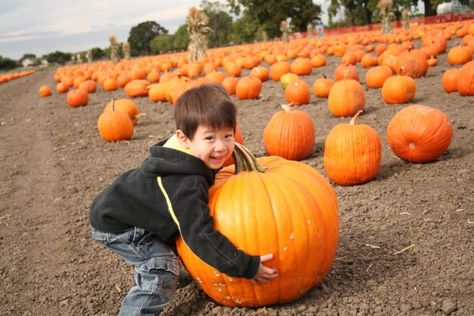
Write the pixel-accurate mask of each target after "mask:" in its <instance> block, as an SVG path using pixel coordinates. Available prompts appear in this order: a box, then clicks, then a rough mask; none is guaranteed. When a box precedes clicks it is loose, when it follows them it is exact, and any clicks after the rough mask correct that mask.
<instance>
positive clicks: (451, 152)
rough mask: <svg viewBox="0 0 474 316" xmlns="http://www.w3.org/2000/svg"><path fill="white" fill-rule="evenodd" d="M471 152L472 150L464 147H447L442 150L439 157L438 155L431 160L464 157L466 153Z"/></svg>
mask: <svg viewBox="0 0 474 316" xmlns="http://www.w3.org/2000/svg"><path fill="white" fill-rule="evenodd" d="M471 152H472V150H467V149H466V148H463V147H454V148H448V149H447V150H446V151H445V152H444V154H443V155H441V157H439V158H438V159H436V160H435V161H433V162H436V161H445V160H450V159H460V158H464V157H466V156H467V155H468V154H470V153H471Z"/></svg>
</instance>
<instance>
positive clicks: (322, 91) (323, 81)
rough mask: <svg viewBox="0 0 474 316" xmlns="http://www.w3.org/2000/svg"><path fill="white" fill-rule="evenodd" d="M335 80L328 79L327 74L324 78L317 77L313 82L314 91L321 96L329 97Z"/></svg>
mask: <svg viewBox="0 0 474 316" xmlns="http://www.w3.org/2000/svg"><path fill="white" fill-rule="evenodd" d="M333 84H334V80H332V79H328V78H327V77H326V75H323V77H322V78H319V79H316V80H315V81H314V83H313V92H314V94H315V95H316V96H317V97H319V98H327V97H328V95H329V91H331V88H332V85H333Z"/></svg>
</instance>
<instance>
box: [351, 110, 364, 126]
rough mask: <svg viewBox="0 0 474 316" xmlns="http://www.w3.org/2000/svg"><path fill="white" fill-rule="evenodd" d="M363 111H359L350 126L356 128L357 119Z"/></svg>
mask: <svg viewBox="0 0 474 316" xmlns="http://www.w3.org/2000/svg"><path fill="white" fill-rule="evenodd" d="M362 112H363V111H362V110H359V111H357V113H356V114H355V115H354V117H353V118H352V120H351V121H350V123H349V124H350V125H352V126H354V125H355V123H356V121H357V119H358V118H359V115H360V114H361V113H362Z"/></svg>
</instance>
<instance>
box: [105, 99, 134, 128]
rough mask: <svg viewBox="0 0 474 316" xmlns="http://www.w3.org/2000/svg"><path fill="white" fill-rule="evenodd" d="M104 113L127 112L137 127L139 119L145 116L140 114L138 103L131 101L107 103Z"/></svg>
mask: <svg viewBox="0 0 474 316" xmlns="http://www.w3.org/2000/svg"><path fill="white" fill-rule="evenodd" d="M103 111H104V112H107V111H122V112H125V113H126V114H127V115H128V116H129V117H130V119H131V120H132V123H133V125H137V123H138V119H139V118H140V117H141V116H143V114H141V113H140V109H139V108H138V106H137V105H136V103H135V102H133V101H132V100H130V99H112V101H110V102H109V103H107V105H106V106H105V107H104V110H103Z"/></svg>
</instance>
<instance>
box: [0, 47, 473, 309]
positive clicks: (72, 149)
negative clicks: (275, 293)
mask: <svg viewBox="0 0 474 316" xmlns="http://www.w3.org/2000/svg"><path fill="white" fill-rule="evenodd" d="M453 42H454V41H451V44H453ZM338 62H339V60H338V59H336V58H334V57H331V58H329V63H328V65H327V66H325V67H323V68H319V69H314V71H313V74H312V75H311V76H305V77H304V79H305V80H306V81H307V82H308V83H309V84H312V83H313V82H314V80H315V78H317V77H320V75H321V73H326V74H328V75H329V76H330V77H332V74H333V71H334V68H335V67H336V65H337V64H338ZM438 62H439V65H438V66H436V67H433V68H430V70H429V73H428V75H427V76H426V77H424V78H420V79H417V80H416V82H417V93H416V98H415V102H416V103H421V104H425V105H429V106H433V107H436V108H438V109H441V110H442V111H444V112H445V113H447V115H448V116H449V118H450V120H451V122H452V124H453V130H454V137H453V140H452V143H451V145H450V146H449V149H448V150H447V152H446V153H445V154H444V155H443V156H442V157H440V158H439V159H438V160H437V161H435V162H433V163H427V164H410V163H405V162H403V161H401V160H399V159H398V158H397V157H396V156H395V155H394V154H393V153H392V151H391V150H390V147H389V146H388V144H387V140H386V127H387V124H388V122H389V121H390V119H391V118H392V116H393V115H394V114H395V113H396V112H398V111H399V110H400V109H402V108H403V107H404V106H403V105H399V106H388V105H386V104H384V103H383V100H382V98H381V95H380V90H367V91H366V92H367V104H366V111H365V113H364V114H363V115H362V116H361V118H360V122H361V123H365V124H369V125H370V126H372V127H373V128H375V129H376V130H377V132H378V133H379V134H380V136H381V139H382V146H383V152H382V166H381V169H380V171H379V173H378V175H377V178H376V179H375V180H373V181H371V182H369V183H367V184H364V185H357V186H350V187H342V186H338V185H336V184H334V183H333V186H334V188H335V190H336V192H337V197H338V202H339V214H340V242H339V247H338V250H337V254H336V259H335V261H334V265H333V268H332V270H331V271H330V272H329V274H328V275H327V277H326V278H325V279H324V281H323V282H322V283H321V284H320V285H319V286H316V287H315V288H313V289H312V290H310V291H309V292H308V293H307V294H306V295H304V296H303V297H302V298H300V299H299V300H297V301H295V302H292V303H289V304H285V305H278V306H268V307H264V308H255V309H252V308H227V307H223V306H220V305H218V304H216V303H214V302H213V301H212V300H210V299H209V298H208V297H207V296H206V295H205V294H204V293H203V292H202V291H201V290H199V289H198V287H197V286H196V285H195V284H190V285H188V286H186V287H185V288H183V289H180V290H178V292H177V293H176V295H175V297H174V300H173V302H172V303H171V304H170V305H169V307H168V308H167V309H166V310H165V312H164V313H163V314H165V315H445V314H449V315H474V264H473V259H474V242H473V232H474V181H473V170H474V152H473V149H474V97H461V96H459V95H458V94H457V93H455V94H446V93H444V91H443V89H442V86H441V75H442V72H443V71H445V70H446V69H448V68H449V67H448V65H447V63H446V55H445V54H444V55H441V56H439V58H438ZM358 68H359V71H360V75H361V80H362V81H363V78H364V74H365V72H366V70H365V69H363V68H361V67H358ZM41 84H50V85H51V86H54V81H53V72H51V71H50V72H41V73H36V74H34V75H32V76H28V77H25V78H21V79H17V80H14V81H11V82H7V83H5V84H2V85H0V135H1V136H0V139H1V146H0V152H1V177H0V181H1V187H0V199H1V204H0V279H1V286H0V315H115V314H116V313H117V311H118V308H119V306H120V302H121V299H122V298H123V296H124V295H125V294H126V292H127V291H128V289H129V287H131V286H132V283H133V273H132V269H131V268H130V267H129V266H127V265H126V264H125V263H124V262H122V261H121V259H119V258H118V257H116V256H115V255H114V254H112V253H111V252H109V251H107V250H105V249H104V248H103V247H102V246H100V245H98V244H96V243H94V242H93V241H92V240H91V238H90V237H89V230H88V219H87V212H88V207H89V205H90V203H91V201H92V199H93V198H94V197H95V196H96V194H98V192H99V191H100V190H102V189H103V188H104V187H105V186H106V185H107V184H109V183H110V182H111V181H112V180H113V179H114V178H115V177H116V176H118V175H119V174H120V173H122V172H124V171H125V170H127V169H129V168H132V167H135V166H137V165H138V164H140V163H141V161H142V160H143V159H144V158H145V156H146V155H147V152H148V147H149V146H150V145H151V144H153V143H155V142H156V141H158V140H160V139H162V138H165V137H168V136H170V135H171V133H172V132H173V129H174V124H173V119H172V111H173V107H172V106H171V105H170V104H168V103H158V104H155V103H152V102H150V101H149V100H148V99H147V98H138V99H136V100H135V101H136V102H137V104H138V105H139V107H140V109H141V111H142V112H145V113H147V116H146V117H145V118H144V119H143V120H142V121H141V122H140V123H139V124H138V125H137V127H136V129H135V134H134V137H133V139H132V140H131V141H129V142H119V143H105V142H104V141H102V140H101V139H100V137H99V135H98V131H97V118H98V116H99V114H100V113H101V111H102V108H103V106H104V105H105V104H106V103H107V102H108V101H109V100H110V99H111V98H112V97H116V98H118V97H124V96H125V95H124V93H123V91H117V92H113V93H105V92H104V91H103V90H101V89H99V90H98V92H97V93H94V94H91V95H90V101H89V104H88V105H87V106H85V107H81V108H76V109H72V108H69V107H68V106H67V104H66V95H58V94H54V95H53V96H52V97H49V98H39V97H38V96H37V90H38V88H39V86H40V85H41ZM234 100H235V98H234ZM283 102H284V99H283V95H282V90H281V88H280V87H279V85H278V84H277V83H275V82H271V81H269V82H266V83H265V84H264V86H263V90H262V93H261V97H260V98H259V99H258V100H249V101H238V100H236V104H237V106H238V110H239V125H240V126H241V128H242V130H243V134H244V142H245V144H246V146H247V147H248V148H249V149H250V150H252V151H253V152H254V153H255V154H256V155H257V156H262V155H265V150H264V147H263V143H262V133H263V129H264V127H265V125H266V123H267V122H268V120H269V119H270V117H271V116H272V115H273V113H275V112H276V111H278V110H279V104H281V103H283ZM301 109H303V110H305V111H307V112H308V113H310V114H311V116H312V118H313V120H314V123H315V126H316V142H315V148H314V152H313V154H312V155H311V156H310V157H309V158H308V159H306V160H304V162H305V163H307V164H309V165H311V166H312V167H314V168H316V169H317V170H318V171H319V172H321V173H322V174H323V175H326V174H325V171H324V168H323V164H322V156H323V145H324V140H325V137H326V136H327V134H328V133H329V131H330V129H331V128H332V127H333V126H334V125H335V124H337V123H340V122H347V121H349V119H347V118H346V119H341V118H335V117H332V116H331V115H330V113H329V112H328V109H327V100H326V99H317V98H315V97H314V95H312V97H311V103H310V104H308V105H305V106H302V107H301Z"/></svg>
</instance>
